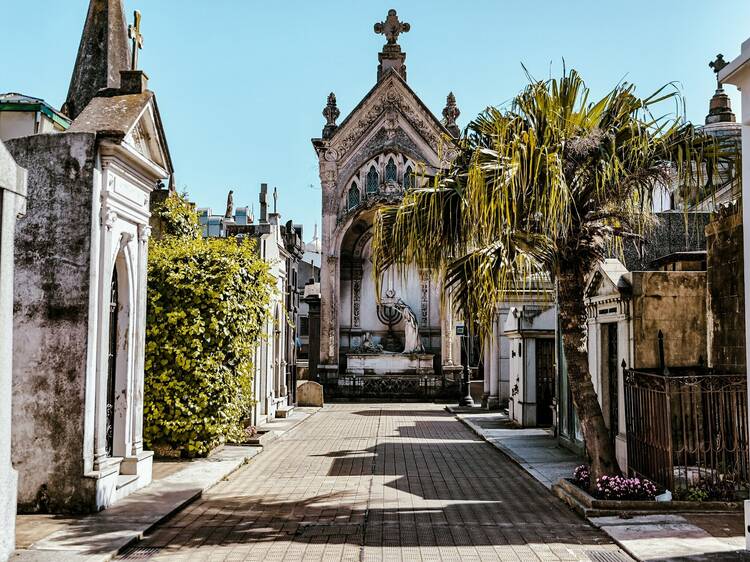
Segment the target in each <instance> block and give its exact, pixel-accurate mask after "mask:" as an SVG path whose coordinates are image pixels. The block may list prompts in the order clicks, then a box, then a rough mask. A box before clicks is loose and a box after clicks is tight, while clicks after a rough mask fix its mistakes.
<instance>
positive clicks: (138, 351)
mask: <svg viewBox="0 0 750 562" xmlns="http://www.w3.org/2000/svg"><path fill="white" fill-rule="evenodd" d="M150 236H151V227H150V226H148V225H139V226H138V286H137V291H136V299H135V300H136V303H135V311H134V313H135V315H136V316H135V320H136V323H135V365H134V367H135V368H134V371H135V381H134V384H133V426H132V427H133V436H132V440H133V449H132V455H133V456H134V457H137V456H138V455H139V454H141V453H142V452H143V377H144V374H145V373H144V372H143V368H144V362H145V353H146V297H147V289H148V287H147V284H148V240H149V238H150Z"/></svg>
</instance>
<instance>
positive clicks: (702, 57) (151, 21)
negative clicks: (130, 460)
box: [0, 0, 750, 238]
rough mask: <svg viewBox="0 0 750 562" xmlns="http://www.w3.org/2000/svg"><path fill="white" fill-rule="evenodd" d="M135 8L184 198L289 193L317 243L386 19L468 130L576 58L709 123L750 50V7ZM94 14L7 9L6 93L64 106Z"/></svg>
mask: <svg viewBox="0 0 750 562" xmlns="http://www.w3.org/2000/svg"><path fill="white" fill-rule="evenodd" d="M125 1H126V9H127V11H128V17H129V18H130V17H132V10H133V9H139V10H141V12H142V13H143V23H142V29H143V33H144V35H145V48H144V51H143V52H142V53H141V58H140V61H141V67H142V68H143V69H144V70H145V71H146V72H147V73H148V74H149V76H150V78H151V81H150V86H151V88H152V89H153V90H154V91H155V92H156V93H157V96H158V99H159V105H160V109H161V112H162V117H163V120H164V123H165V126H166V130H167V135H168V138H169V144H170V148H171V151H172V157H173V159H174V162H175V167H176V174H177V180H178V185H179V186H180V187H181V188H182V187H184V188H186V189H187V190H188V192H189V194H190V197H191V199H192V200H193V201H195V202H196V203H197V204H198V205H199V206H210V207H213V208H214V210H215V211H223V208H224V204H225V201H226V193H227V190H228V189H230V188H232V189H234V190H235V202H236V204H237V205H243V204H251V203H254V202H257V200H258V199H257V197H258V186H259V184H260V183H261V182H267V183H269V184H270V185H271V187H273V186H278V188H279V193H280V199H279V207H280V209H279V210H280V211H281V213H282V216H283V218H284V219H285V220H288V219H290V218H291V219H294V221H295V222H302V223H304V224H305V228H306V231H305V234H306V236H305V237H306V238H309V237H310V235H311V234H312V232H311V231H312V225H313V224H314V223H316V222H320V218H319V216H320V190H319V187H318V186H319V182H318V172H317V162H316V159H315V155H314V152H313V149H312V146H311V144H310V139H311V138H312V137H317V136H320V133H321V128H322V126H323V124H324V119H323V117H322V115H321V111H322V109H323V106H324V105H325V100H326V96H327V94H328V93H329V92H330V91H334V92H336V95H337V97H338V102H339V107H340V109H341V112H342V116H341V117H342V119H343V117H344V116H345V115H346V114H347V113H348V112H349V111H350V110H351V109H352V108H353V107H354V106H355V105H356V104H357V102H358V101H359V100H360V99H361V97H362V96H363V95H364V94H365V93H366V92H367V91H368V90H369V89H370V88H371V87H372V85H373V84H374V82H375V74H376V68H377V53H378V51H379V50H380V48H381V46H382V44H383V42H384V41H383V38H382V36H376V35H375V34H374V33H373V29H372V28H373V23H374V22H376V21H382V20H383V19H385V16H386V13H387V11H388V8H391V7H393V8H396V9H397V10H398V12H399V16H401V18H402V19H403V20H405V21H408V22H410V23H411V25H412V29H411V32H410V33H408V34H406V35H403V36H402V39H401V41H400V42H401V44H402V45H403V48H404V49H405V51H406V53H407V55H408V56H407V66H408V72H409V84H410V85H411V86H412V88H414V90H415V91H416V92H417V94H419V95H420V96H421V97H422V99H423V100H424V102H425V103H426V104H427V106H428V107H430V108H431V109H432V110H433V112H434V113H436V114H437V115H440V112H441V111H442V108H443V106H444V104H445V96H446V95H447V93H448V92H449V91H451V90H452V91H453V92H455V94H456V98H457V100H458V104H459V107H460V109H461V112H462V115H461V118H460V119H459V124H460V125H461V126H463V125H465V124H466V123H467V122H468V120H470V118H472V117H473V116H474V115H476V114H477V113H478V112H479V111H481V110H482V109H483V108H484V107H485V106H487V105H491V104H500V103H503V102H505V101H507V100H508V99H510V98H511V97H512V96H513V95H514V94H515V93H517V92H518V91H519V90H520V89H521V88H522V87H523V85H524V84H525V81H526V79H525V76H524V73H523V70H522V68H521V63H522V62H523V63H524V64H525V65H526V66H527V67H528V68H529V69H530V71H531V72H532V73H533V74H534V75H535V76H537V77H541V78H543V77H546V76H548V75H549V73H550V71H551V72H552V73H553V74H556V73H559V70H560V67H561V64H560V61H561V60H562V59H563V58H564V59H565V61H566V63H567V64H568V66H571V67H575V68H577V69H578V70H579V71H580V72H581V73H582V75H583V77H584V78H585V79H586V81H587V82H588V84H589V85H590V86H591V87H592V88H593V90H594V92H595V93H597V94H603V93H604V92H605V91H606V90H607V89H609V88H610V87H612V86H613V85H614V84H615V83H616V82H617V81H619V80H620V79H622V78H626V79H627V80H629V81H631V82H634V83H635V84H637V85H638V89H639V91H640V92H641V93H643V94H646V93H650V92H651V91H652V90H655V89H656V88H657V87H659V86H660V85H662V84H664V83H667V82H671V81H675V82H678V83H679V84H680V88H681V90H682V92H683V95H684V96H685V99H686V104H687V114H688V117H689V118H690V119H691V120H693V121H697V122H702V120H703V118H704V117H705V114H706V111H707V108H708V100H709V98H710V97H711V95H712V93H713V90H714V84H715V82H714V78H713V75H712V73H711V71H710V69H709V68H708V66H707V64H708V62H709V61H710V60H712V59H713V57H714V56H715V55H716V54H717V53H719V52H721V53H724V55H725V58H726V59H727V60H731V59H732V58H734V57H735V56H736V55H737V54H738V52H739V48H740V43H741V42H742V41H743V40H744V39H747V38H748V37H750V1H748V0H725V1H723V2H721V3H717V2H709V1H706V0H648V1H646V0H629V1H627V2H625V1H613V0H585V1H582V0H567V1H562V0H539V1H537V2H511V1H509V0H494V1H491V0H465V1H464V2H456V1H452V2H448V1H446V0H429V1H428V0H425V1H415V0H407V1H403V0H402V1H401V2H396V1H392V0H391V1H387V2H384V1H380V0H367V1H366V2H365V1H363V0H357V1H352V0H338V1H330V2H329V1H324V0H319V1H315V2H312V1H309V0H285V1H283V2H265V1H264V2H261V1H258V0H211V1H208V0H201V1H198V0H125ZM718 5H720V7H719V6H718ZM31 6H33V9H32V7H31ZM87 6H88V0H35V1H34V2H33V3H31V4H29V3H26V2H13V1H8V2H3V7H2V18H0V38H1V39H0V44H2V47H3V52H2V55H0V91H18V92H22V93H24V94H28V95H32V96H36V97H41V98H44V99H46V100H47V101H48V102H50V103H51V104H52V105H55V106H57V107H59V106H60V105H62V102H63V101H64V98H65V95H66V93H67V88H68V82H69V80H70V73H71V71H72V67H73V62H74V59H75V55H76V51H77V48H78V42H79V39H80V32H81V28H82V26H83V21H84V18H85V15H86V9H87ZM727 89H728V90H729V91H730V93H731V95H732V99H733V102H734V104H735V109H737V104H738V103H739V101H738V96H737V95H736V92H735V91H734V89H733V87H731V86H728V87H727ZM255 207H256V212H257V208H258V205H257V203H256V205H255Z"/></svg>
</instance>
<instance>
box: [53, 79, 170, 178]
mask: <svg viewBox="0 0 750 562" xmlns="http://www.w3.org/2000/svg"><path fill="white" fill-rule="evenodd" d="M149 106H151V107H152V109H153V112H152V113H153V125H149V126H152V127H153V129H154V131H153V133H152V134H153V135H155V137H157V138H156V143H157V145H158V150H159V152H160V156H161V157H162V158H163V160H164V162H163V166H164V168H165V169H166V170H167V171H168V172H169V173H170V174H171V173H172V172H173V171H174V168H173V165H172V158H171V155H170V153H169V146H168V144H167V137H166V134H165V133H164V125H163V124H162V121H161V115H160V114H159V107H158V105H157V104H156V96H155V95H154V93H153V92H152V91H150V90H146V91H145V92H143V93H140V94H124V95H115V96H99V97H95V98H94V99H92V100H91V102H90V103H89V104H88V105H87V106H86V109H84V110H83V113H81V114H80V115H79V116H78V118H77V119H76V120H75V121H73V124H72V125H71V127H70V129H68V131H67V132H69V133H95V134H96V135H97V136H102V137H109V138H112V139H114V140H115V141H116V142H122V141H124V140H128V139H132V137H133V133H134V130H135V129H136V127H137V126H138V124H139V123H140V122H141V120H142V116H143V115H144V114H145V113H146V112H147V110H148V108H149ZM146 136H150V135H146Z"/></svg>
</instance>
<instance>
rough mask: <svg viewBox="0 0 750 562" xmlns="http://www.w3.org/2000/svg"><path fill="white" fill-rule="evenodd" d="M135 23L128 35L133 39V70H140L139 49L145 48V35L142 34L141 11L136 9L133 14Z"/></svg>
mask: <svg viewBox="0 0 750 562" xmlns="http://www.w3.org/2000/svg"><path fill="white" fill-rule="evenodd" d="M133 17H134V18H135V24H134V25H131V26H130V27H129V28H128V36H129V37H130V39H132V40H133V59H132V61H131V64H130V66H131V70H138V51H140V50H141V49H142V48H143V35H141V13H140V12H139V11H138V10H136V11H135V13H134V14H133Z"/></svg>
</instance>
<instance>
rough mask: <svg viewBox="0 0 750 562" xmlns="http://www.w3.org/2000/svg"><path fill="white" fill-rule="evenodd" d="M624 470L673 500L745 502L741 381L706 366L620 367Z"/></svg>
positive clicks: (743, 392) (744, 382)
mask: <svg viewBox="0 0 750 562" xmlns="http://www.w3.org/2000/svg"><path fill="white" fill-rule="evenodd" d="M624 382H625V414H626V416H625V419H626V428H627V443H628V468H629V470H630V471H631V472H632V473H634V474H636V475H640V476H643V477H646V478H649V479H651V480H653V481H655V482H657V483H659V484H661V485H662V486H664V487H665V488H667V489H669V490H672V491H675V492H677V495H678V497H686V496H690V495H691V494H692V496H691V499H735V498H737V497H747V495H748V487H749V481H750V479H749V478H748V420H747V380H746V378H745V376H744V375H726V374H718V373H714V372H712V371H711V370H710V369H705V368H700V367H699V368H694V369H692V368H691V369H681V370H680V369H675V370H672V371H667V370H666V369H664V370H663V372H658V371H656V370H653V371H648V370H633V369H625V373H624Z"/></svg>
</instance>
